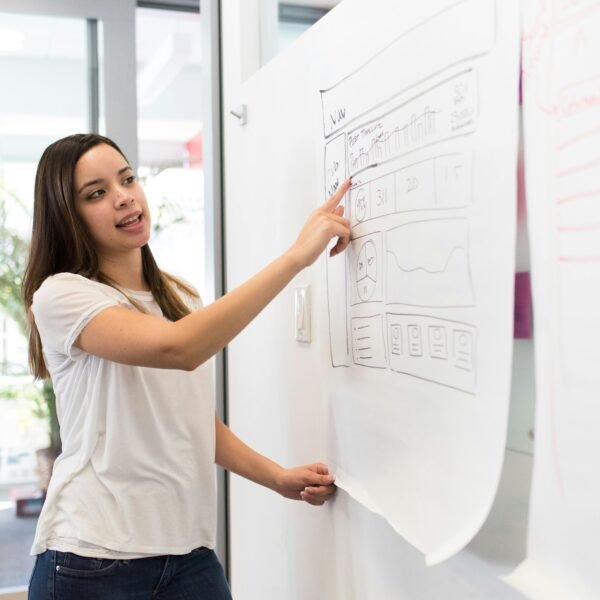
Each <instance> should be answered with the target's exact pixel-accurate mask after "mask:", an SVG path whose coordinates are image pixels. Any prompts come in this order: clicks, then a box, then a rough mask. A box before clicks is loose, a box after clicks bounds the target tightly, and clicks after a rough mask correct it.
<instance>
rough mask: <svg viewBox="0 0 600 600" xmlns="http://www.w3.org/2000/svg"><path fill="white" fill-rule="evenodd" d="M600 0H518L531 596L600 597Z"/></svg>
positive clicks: (524, 574)
mask: <svg viewBox="0 0 600 600" xmlns="http://www.w3.org/2000/svg"><path fill="white" fill-rule="evenodd" d="M599 34H600V2H598V1H597V0H596V1H591V0H582V1H579V2H570V1H560V2H554V3H546V2H543V1H542V0H527V1H526V2H524V3H523V92H524V93H523V108H524V133H525V136H524V137H525V161H526V186H527V202H528V213H529V230H530V241H531V261H532V275H533V279H532V282H533V296H534V314H535V327H536V346H535V354H536V380H537V384H536V385H537V389H538V394H537V403H536V424H535V463H534V475H533V485H532V493H531V505H530V512H529V515H530V516H529V519H530V520H529V540H528V560H527V561H526V563H525V564H524V565H523V566H522V567H521V569H520V571H519V572H518V573H517V576H516V579H515V580H520V581H526V582H528V585H529V588H530V589H531V592H532V594H533V595H535V597H544V598H565V597H569V598H578V599H581V600H583V599H585V598H598V596H599V595H600V574H599V572H598V560H597V544H598V539H599V537H600V518H599V514H600V513H599V509H598V507H599V506H600V486H598V457H599V456H600V438H599V437H598V434H597V423H598V421H599V419H600V408H599V403H598V390H599V389H600V376H599V370H598V356H599V352H598V348H597V340H598V336H599V335H600V316H599V315H600V313H599V311H598V307H599V306H600V235H599V233H600V204H599V200H600V191H599V188H600V186H599V182H600V67H599V62H598V57H599V56H600V42H599V40H600V36H599Z"/></svg>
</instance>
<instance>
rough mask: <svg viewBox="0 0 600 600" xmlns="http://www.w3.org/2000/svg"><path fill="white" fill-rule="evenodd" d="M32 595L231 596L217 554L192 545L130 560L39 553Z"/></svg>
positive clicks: (36, 599) (94, 599)
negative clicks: (185, 551) (188, 548)
mask: <svg viewBox="0 0 600 600" xmlns="http://www.w3.org/2000/svg"><path fill="white" fill-rule="evenodd" d="M28 598H29V599H30V600H84V599H85V600H151V599H152V600H231V592H230V591H229V586H228V585H227V581H226V579H225V574H224V573H223V568H222V567H221V564H220V563H219V561H218V560H217V556H216V555H215V553H214V552H213V551H212V550H209V549H208V548H196V549H195V550H192V551H191V552H190V553H189V554H184V555H181V556H173V555H166V556H155V557H151V558H135V559H132V560H113V559H106V558H86V557H84V556H79V555H77V554H73V553H71V552H58V551H56V550H46V552H44V553H42V554H39V555H38V557H37V559H36V561H35V566H34V567H33V573H32V575H31V581H30V583H29V596H28Z"/></svg>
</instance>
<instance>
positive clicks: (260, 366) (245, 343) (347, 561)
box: [222, 0, 533, 600]
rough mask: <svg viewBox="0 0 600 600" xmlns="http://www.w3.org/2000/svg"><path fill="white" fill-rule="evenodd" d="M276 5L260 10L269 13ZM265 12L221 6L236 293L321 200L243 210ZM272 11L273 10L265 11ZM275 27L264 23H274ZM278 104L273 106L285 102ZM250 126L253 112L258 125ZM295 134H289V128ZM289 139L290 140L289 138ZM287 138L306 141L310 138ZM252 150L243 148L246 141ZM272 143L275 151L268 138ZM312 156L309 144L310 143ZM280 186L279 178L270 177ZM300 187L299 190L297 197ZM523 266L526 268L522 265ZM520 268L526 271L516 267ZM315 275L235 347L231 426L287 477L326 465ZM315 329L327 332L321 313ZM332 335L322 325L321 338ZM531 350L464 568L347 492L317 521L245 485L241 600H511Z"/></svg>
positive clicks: (230, 2)
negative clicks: (506, 446)
mask: <svg viewBox="0 0 600 600" xmlns="http://www.w3.org/2000/svg"><path fill="white" fill-rule="evenodd" d="M269 1H274V0H264V2H269ZM260 3H261V2H260V0H226V1H225V2H223V12H222V23H223V28H224V30H223V67H224V95H223V97H224V114H225V127H224V131H225V144H224V152H225V202H226V217H225V221H226V257H227V289H232V288H233V287H235V286H236V285H238V284H239V283H241V282H242V281H244V280H245V279H247V278H248V277H250V276H251V275H252V274H253V270H257V269H258V268H259V267H260V266H261V265H265V264H266V263H267V262H268V261H269V260H272V259H273V258H275V257H276V256H277V255H278V254H279V253H280V252H282V251H283V250H285V248H286V247H287V246H288V245H289V244H290V243H291V242H292V241H293V239H294V237H295V235H296V233H297V231H298V229H299V227H300V226H301V224H302V223H303V221H304V218H305V217H306V215H307V214H308V212H309V211H310V210H312V208H313V207H314V206H315V202H316V195H317V191H316V190H315V198H307V199H306V202H305V204H304V205H298V204H294V205H293V206H292V205H289V204H286V202H285V190H282V189H281V188H278V187H277V186H273V183H272V181H271V180H270V179H269V178H267V177H265V178H264V179H262V180H261V179H257V181H256V182H255V185H258V186H260V188H261V189H264V200H261V201H260V204H254V205H252V206H249V205H248V203H244V202H243V198H244V185H245V182H244V181H242V180H241V178H240V172H241V170H242V169H241V162H240V161H243V160H245V161H248V160H253V161H254V160H260V157H259V156H258V157H257V156H256V154H257V149H256V148H254V149H252V148H248V149H247V152H246V153H244V151H245V150H246V149H244V148H240V147H235V148H234V147H232V146H231V140H232V138H233V137H235V138H236V140H238V142H236V144H237V143H239V140H240V136H238V135H234V134H235V133H237V132H239V130H237V129H236V128H238V127H239V125H238V124H237V121H236V119H235V118H233V117H231V116H229V115H228V112H229V109H230V108H232V107H233V106H235V105H236V104H237V103H238V101H239V100H243V97H242V98H240V96H239V85H240V82H241V81H243V80H245V79H246V78H247V77H248V76H250V75H251V74H252V73H253V72H254V71H255V70H256V69H258V67H259V66H260V64H261V58H260V53H261V43H260V39H259V35H260V34H259V32H260V31H261V29H262V31H263V32H264V31H265V27H267V26H268V24H266V23H265V22H264V21H263V22H262V23H261V22H260V20H261V17H262V18H263V19H265V18H267V19H268V18H271V17H269V16H268V15H270V14H271V15H272V12H269V11H268V10H267V11H265V10H259V4H260ZM263 8H264V7H263ZM265 15H267V16H266V17H265ZM273 93H277V91H276V90H274V91H273ZM249 118H250V119H251V118H252V112H250V113H249ZM290 126H291V125H290ZM288 133H289V132H288ZM290 135H298V136H300V137H302V136H303V135H304V137H306V134H304V133H303V132H301V131H293V132H291V133H290ZM242 139H243V136H242ZM264 143H265V144H270V143H273V140H271V139H270V138H268V137H267V138H265V141H264ZM307 143H308V142H307ZM287 160H289V173H291V174H292V175H291V179H292V180H294V179H296V180H297V181H300V180H302V179H303V178H306V177H308V178H311V179H312V178H314V174H312V173H310V172H309V170H310V169H311V168H312V165H302V164H295V163H294V157H289V159H287ZM274 179H276V178H274ZM293 183H294V182H293V181H291V184H292V185H293ZM520 261H521V262H522V261H525V263H526V257H525V258H523V257H522V258H521V259H520ZM520 266H521V265H520ZM319 276H320V273H319V271H318V268H316V267H314V268H312V269H310V270H307V271H305V272H303V273H302V274H300V275H299V276H298V277H297V279H296V281H295V282H293V283H292V285H290V286H289V287H288V288H287V289H286V290H284V292H282V294H281V295H280V296H279V297H278V298H277V299H276V300H275V301H274V302H273V303H272V304H271V305H270V306H269V307H268V308H267V309H266V311H265V312H264V313H263V314H262V315H260V316H259V317H258V318H257V319H256V321H255V322H254V323H252V324H251V325H250V326H249V327H248V328H247V330H246V331H245V332H244V333H243V334H242V335H241V336H240V337H239V338H238V339H237V340H235V341H234V342H233V343H232V344H231V345H230V348H229V379H228V388H229V420H230V424H231V426H232V428H233V430H234V431H235V432H236V433H237V434H238V435H240V437H242V439H244V440H245V441H246V442H248V443H249V444H250V445H252V446H253V447H255V448H256V449H257V450H259V451H260V452H263V453H264V454H266V455H268V456H270V457H271V458H273V459H274V460H276V461H278V462H280V463H281V464H284V465H286V466H294V465H297V464H303V463H307V462H313V461H315V460H319V459H321V458H322V457H323V456H324V455H325V452H326V445H327V440H326V437H325V432H326V431H327V428H326V426H325V424H326V422H327V419H328V414H327V406H326V405H325V404H323V403H322V402H321V385H320V382H319V380H318V378H319V372H320V368H319V365H318V362H317V361H318V360H319V355H318V352H315V351H314V348H313V347H311V346H303V345H299V344H297V343H295V342H294V340H293V322H294V321H293V308H294V294H293V287H294V285H295V284H298V285H304V284H310V285H311V286H313V289H315V288H316V287H318V285H319ZM313 317H314V318H315V321H316V322H315V329H314V331H317V330H318V328H319V326H320V323H319V318H318V314H317V312H316V311H315V312H314V313H313ZM321 326H322V325H321ZM531 354H532V344H531V342H529V341H526V342H520V343H519V344H517V345H516V347H515V364H516V367H515V369H516V371H515V378H514V379H515V381H516V382H518V383H517V388H516V391H517V392H518V393H516V394H514V400H515V402H518V404H519V408H520V409H521V410H520V411H515V410H513V411H512V414H513V415H516V417H514V418H516V421H515V422H514V423H513V426H512V428H511V431H512V438H513V441H512V442H511V447H512V448H514V450H513V449H511V450H508V451H507V455H506V462H505V470H504V474H503V479H502V482H501V486H500V490H499V494H498V499H497V502H496V504H495V506H494V508H493V510H492V513H491V515H490V518H489V519H488V521H487V523H486V524H485V526H484V528H483V530H482V532H481V534H480V535H479V536H478V537H477V538H476V539H475V540H474V541H473V542H472V544H471V545H470V546H469V547H468V548H467V549H466V550H465V551H463V552H461V553H460V554H459V555H458V556H456V557H455V558H454V559H452V560H450V561H448V562H446V563H443V564H442V565H439V566H437V567H433V568H426V567H425V566H424V562H423V557H422V556H421V555H420V553H418V552H417V551H415V550H414V549H413V548H412V547H411V546H410V545H409V544H407V543H406V542H404V541H403V540H402V538H400V537H399V536H398V535H397V534H396V533H395V532H394V531H393V530H392V529H391V527H390V526H389V525H388V524H387V523H386V522H385V521H384V520H383V519H382V518H380V517H378V516H376V515H374V514H372V513H370V512H369V511H367V510H366V509H364V508H363V507H362V506H361V505H359V504H358V503H356V502H355V501H354V500H353V499H352V498H350V497H349V496H348V495H346V494H345V493H343V492H339V493H338V495H337V498H336V499H335V501H334V502H331V503H330V504H329V505H328V506H326V507H323V508H313V507H310V506H307V505H304V504H301V503H296V502H292V501H288V500H284V499H282V498H280V497H278V496H276V495H275V494H273V493H272V492H270V491H268V490H265V489H262V488H259V487H258V486H256V485H254V484H251V483H249V482H247V481H245V480H242V479H240V478H237V477H235V476H233V477H232V479H231V488H230V510H231V514H230V528H231V534H230V544H231V563H230V568H231V579H232V587H233V592H234V597H235V598H236V599H237V600H253V599H257V600H258V599H264V598H285V599H286V600H296V599H297V600H300V599H302V600H306V599H310V600H312V599H316V598H318V599H325V600H329V599H338V598H339V599H343V600H352V599H357V600H358V599H360V600H363V599H371V598H372V599H375V598H377V599H378V600H386V599H407V600H415V599H430V598H431V599H434V598H435V599H439V598H444V599H454V598H456V599H463V598H473V599H479V598H480V599H484V598H485V599H489V598H498V599H500V598H502V599H512V598H521V597H523V596H522V594H520V593H519V592H518V591H517V590H515V589H514V588H511V587H510V586H509V585H507V584H505V583H504V582H503V580H502V576H503V575H504V574H507V573H509V572H510V571H511V570H512V569H513V568H514V567H515V566H516V564H517V563H518V562H519V560H520V559H522V558H523V557H524V553H525V534H526V517H527V504H528V489H529V482H530V478H531V463H532V460H531V456H530V454H528V452H529V451H530V445H529V444H528V442H527V440H526V438H525V435H526V432H527V430H528V426H529V421H530V418H531V417H532V415H531V410H529V409H530V408H531V406H532V399H531V398H532V394H533V388H532V373H531V371H530V367H531V360H530V358H531Z"/></svg>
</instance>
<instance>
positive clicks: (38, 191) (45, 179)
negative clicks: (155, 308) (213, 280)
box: [23, 133, 197, 379]
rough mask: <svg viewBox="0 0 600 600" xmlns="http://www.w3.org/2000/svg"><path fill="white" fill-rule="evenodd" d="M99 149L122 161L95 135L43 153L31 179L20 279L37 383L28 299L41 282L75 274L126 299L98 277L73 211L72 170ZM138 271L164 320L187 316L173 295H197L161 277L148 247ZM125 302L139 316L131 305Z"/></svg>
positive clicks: (40, 367) (38, 357)
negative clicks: (31, 204)
mask: <svg viewBox="0 0 600 600" xmlns="http://www.w3.org/2000/svg"><path fill="white" fill-rule="evenodd" d="M99 144H108V145H109V146H111V147H113V148H114V149H115V150H116V151H117V152H118V153H119V154H120V155H121V156H122V157H123V158H125V160H127V157H126V156H125V155H124V154H123V152H122V151H121V149H120V148H119V147H118V146H117V144H115V142H113V141H112V140H110V139H109V138H107V137H104V136H102V135H98V134H95V133H86V134H76V135H70V136H68V137H65V138H62V139H60V140H58V141H56V142H54V143H53V144H51V145H50V146H48V147H47V148H46V150H45V151H44V153H43V154H42V158H41V159H40V162H39V164H38V168H37V173H36V177H35V192H34V208H33V227H32V233H31V246H30V250H29V258H28V261H27V267H26V269H25V274H24V277H23V301H24V304H25V311H26V313H27V318H28V321H29V325H30V333H29V362H30V365H31V369H32V371H33V374H34V375H35V376H36V377H37V378H40V379H47V378H48V377H49V376H50V375H49V373H48V369H47V367H46V363H45V362H44V357H43V354H42V341H41V339H40V334H39V331H38V329H37V327H36V325H35V321H34V319H33V315H32V312H31V303H32V302H33V294H34V293H35V292H36V290H37V289H38V288H39V287H40V285H42V283H43V282H44V280H45V279H46V278H47V277H49V276H50V275H55V274H56V273H75V274H78V275H82V276H84V277H87V278H89V279H95V280H96V281H99V282H101V283H105V284H107V285H110V286H112V287H114V288H115V289H117V290H119V291H120V292H121V293H123V294H125V295H126V296H127V294H126V293H125V292H124V291H123V290H122V289H120V288H119V286H118V285H117V284H116V283H115V282H114V281H112V280H111V279H110V278H109V277H108V276H107V275H105V274H104V273H102V271H100V263H99V260H98V253H97V251H96V248H95V246H94V244H93V243H92V241H91V236H90V235H89V233H88V231H87V229H86V226H85V224H84V223H83V221H82V220H81V219H80V218H79V215H77V213H76V211H75V192H74V180H75V165H76V164H77V161H78V160H79V158H80V157H81V156H82V155H83V154H85V153H86V152H87V151H88V150H90V149H91V148H93V147H94V146H97V145H99ZM142 266H143V273H144V278H145V280H146V283H147V284H148V286H149V287H150V290H151V291H152V295H153V297H154V299H155V300H156V302H157V303H158V305H159V306H160V308H161V310H162V312H163V314H164V316H165V317H166V318H167V319H169V320H171V321H177V320H179V319H181V318H182V317H184V316H185V315H187V314H189V313H190V310H189V309H188V307H187V306H186V305H185V303H184V302H183V301H182V299H181V298H180V296H179V294H178V293H177V288H180V289H181V290H182V291H183V292H185V293H186V294H188V295H191V296H194V297H197V293H196V292H195V291H194V290H193V289H192V288H190V287H189V286H188V285H186V284H185V283H183V282H182V281H180V280H179V279H177V278H176V277H173V276H172V275H169V274H168V273H163V272H162V271H161V270H160V269H159V268H158V266H157V264H156V262H155V260H154V257H153V256H152V252H151V251H150V248H149V247H148V244H146V245H144V246H143V247H142ZM127 297H128V299H129V301H130V302H131V303H132V304H133V305H134V306H135V307H136V308H137V309H138V310H141V311H142V312H144V309H143V307H142V306H141V305H140V303H139V302H136V301H135V299H133V298H131V297H129V296H127Z"/></svg>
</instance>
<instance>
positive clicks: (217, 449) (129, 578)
mask: <svg viewBox="0 0 600 600" xmlns="http://www.w3.org/2000/svg"><path fill="white" fill-rule="evenodd" d="M348 186H349V182H345V183H344V184H343V185H341V186H340V188H339V190H338V191H337V193H336V194H335V195H334V196H332V197H331V198H330V199H329V200H328V201H327V202H325V204H323V206H322V207H321V208H319V209H317V210H316V211H314V212H313V213H312V214H311V216H310V218H309V219H308V221H307V223H306V224H305V226H304V228H303V229H302V231H301V232H300V235H299V237H298V239H297V240H296V241H295V242H294V243H293V244H292V246H291V247H290V249H289V250H288V251H287V252H286V253H285V254H283V255H282V256H281V257H279V258H278V259H277V260H275V261H274V262H273V263H271V264H270V265H269V266H267V267H266V268H265V269H264V270H263V271H261V272H260V273H258V274H257V275H256V276H254V277H253V278H252V279H250V280H249V281H248V282H246V283H245V284H243V285H242V286H240V287H239V288H237V289H236V290H234V291H232V292H230V293H229V294H227V295H225V296H224V297H223V298H220V299H219V300H217V301H216V302H214V303H213V304H211V305H209V306H206V307H203V306H202V303H201V301H200V298H199V297H198V294H197V292H196V291H195V290H194V289H192V288H191V287H190V286H189V285H187V284H186V283H184V282H182V281H180V280H178V279H176V278H175V277H172V276H170V275H168V274H167V273H163V272H162V271H160V270H159V268H158V267H157V265H156V263H155V261H154V259H153V257H152V253H151V252H150V248H149V247H148V239H149V236H150V214H149V212H148V205H147V203H146V198H145V196H144V192H143V190H142V188H141V187H140V185H139V184H138V182H137V181H136V178H135V175H134V173H133V170H132V168H131V166H130V165H129V164H128V162H127V159H126V158H125V156H124V155H123V153H122V152H121V151H120V150H119V148H118V147H117V145H116V144H115V143H114V142H112V141H111V140H109V139H107V138H105V137H102V136H99V135H94V134H87V135H73V136H69V137H67V138H64V139H62V140H59V141H57V142H55V143H54V144H52V145H51V146H49V147H48V148H47V149H46V151H45V152H44V154H43V156H42V158H41V160H40V163H39V167H38V172H37V176H36V183H35V209H34V218H33V232H32V241H31V252H30V257H29V262H28V266H27V270H26V274H25V279H24V285H23V293H24V299H25V305H26V308H27V310H28V314H29V316H30V322H31V336H30V359H31V364H32V368H33V371H34V373H35V375H36V376H37V377H38V378H47V377H50V378H51V379H52V382H53V384H54V389H55V392H56V398H57V409H58V416H59V421H60V426H61V437H62V444H63V447H62V453H61V455H60V456H59V457H58V459H57V460H56V463H55V465H54V471H53V475H52V479H51V482H50V486H49V489H48V494H47V497H46V502H45V504H44V508H43V511H42V514H41V516H40V519H39V522H38V526H37V531H36V536H35V540H34V543H33V548H32V553H33V554H36V555H37V559H36V563H35V567H34V570H33V574H32V578H31V583H30V590H29V597H30V598H32V599H34V600H45V599H59V598H60V599H61V600H71V599H77V600H82V599H85V600H95V599H110V600H120V599H125V598H127V599H134V598H135V599H138V598H139V599H142V598H144V599H145V598H156V599H164V600H167V599H183V598H189V599H192V598H194V599H195V598H198V599H213V598H219V599H222V598H230V597H231V596H230V592H229V588H228V586H227V582H226V580H225V577H224V575H223V570H222V568H221V566H220V564H219V563H218V561H217V559H216V557H215V554H214V552H213V550H212V548H214V545H215V528H216V501H215V496H216V491H215V474H214V463H215V462H216V463H217V464H219V465H221V466H222V467H224V468H225V469H229V470H230V471H233V472H234V473H237V474H239V475H241V476H243V477H246V478H248V479H251V480H252V481H255V482H257V483H259V484H261V485H264V486H267V487H269V488H271V489H273V490H275V491H276V492H278V493H280V494H281V495H283V496H285V497H286V498H292V499H296V500H303V501H305V502H308V503H310V504H315V505H318V504H323V502H325V501H326V500H328V499H329V498H330V497H331V496H332V494H333V493H334V492H335V485H334V477H333V476H332V475H331V474H329V472H328V469H327V466H326V465H324V464H321V463H315V464H311V465H306V466H302V467H297V468H292V469H285V468H282V467H281V466H279V465H278V464H276V463H274V462H272V461H271V460H269V459H267V458H265V457H264V456H261V455H260V454H258V453H257V452H255V451H254V450H252V449H251V448H249V447H248V446H246V445H245V444H244V443H243V442H242V441H241V440H239V439H238V438H237V437H236V436H235V435H234V434H233V433H232V432H231V431H230V430H229V429H228V428H227V427H226V426H225V425H224V424H223V423H222V422H221V421H220V420H219V419H218V418H216V417H215V413H214V406H213V404H212V393H211V385H212V383H211V368H210V364H209V362H208V361H209V359H210V358H211V357H212V356H213V355H215V354H216V353H217V352H219V351H220V350H221V349H222V348H223V347H224V346H226V345H227V343H228V342H229V341H230V340H232V339H233V338H234V337H235V336H236V335H237V334H238V333H239V332H240V331H241V330H242V329H243V328H244V327H245V326H246V325H247V324H248V323H249V322H250V321H251V320H252V319H253V318H254V317H255V316H256V315H257V314H258V313H259V312H260V311H261V310H262V309H263V308H264V307H265V306H266V305H267V304H268V303H269V302H270V300H272V299H273V298H274V297H275V296H276V295H277V294H278V293H279V292H280V291H281V290H282V289H283V288H284V287H285V285H286V284H287V283H288V282H289V281H290V280H291V279H292V278H293V277H294V276H295V275H296V274H297V273H298V272H299V271H300V270H301V269H302V268H304V267H306V266H308V265H310V264H311V263H313V262H314V261H315V260H316V258H317V257H318V256H319V255H320V254H321V252H322V251H323V250H324V249H325V248H326V246H327V245H328V244H329V242H330V241H331V240H332V239H334V238H337V243H336V244H335V245H334V247H333V249H332V250H331V253H332V254H337V253H339V252H341V251H343V250H344V249H345V248H346V246H347V244H348V242H349V237H350V230H349V222H348V220H347V219H345V218H344V217H343V207H341V206H338V204H339V202H340V200H341V198H342V197H343V194H344V193H345V192H346V190H347V189H348Z"/></svg>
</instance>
